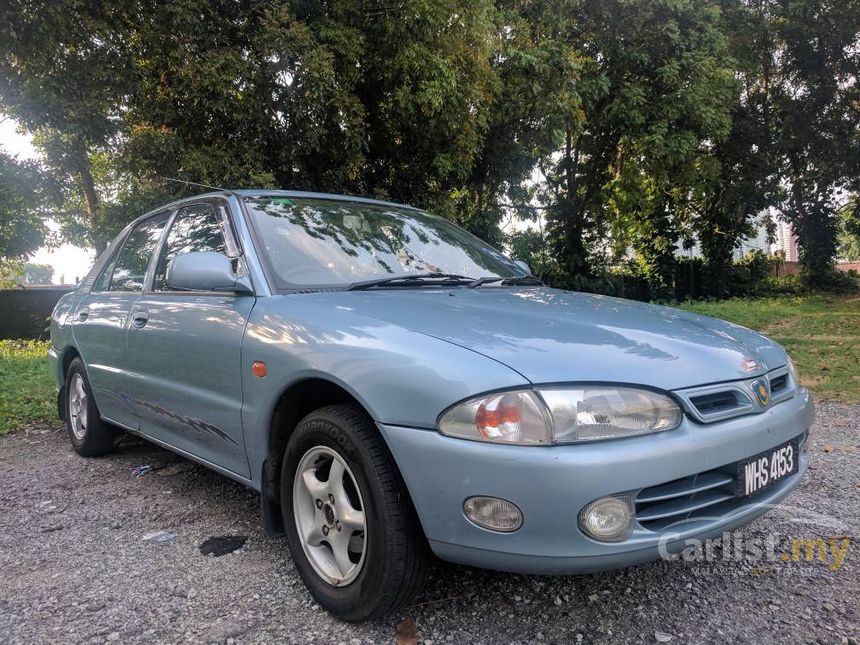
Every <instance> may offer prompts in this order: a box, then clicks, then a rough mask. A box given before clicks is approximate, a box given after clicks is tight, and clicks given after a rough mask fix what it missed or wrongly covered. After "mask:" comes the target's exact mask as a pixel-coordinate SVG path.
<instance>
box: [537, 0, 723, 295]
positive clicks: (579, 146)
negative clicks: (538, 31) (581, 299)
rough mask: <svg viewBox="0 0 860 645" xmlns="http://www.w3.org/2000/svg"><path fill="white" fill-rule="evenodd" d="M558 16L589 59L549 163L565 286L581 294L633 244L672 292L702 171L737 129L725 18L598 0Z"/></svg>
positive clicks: (699, 7)
mask: <svg viewBox="0 0 860 645" xmlns="http://www.w3.org/2000/svg"><path fill="white" fill-rule="evenodd" d="M565 12H566V14H565ZM553 13H554V15H553V16H552V17H551V20H552V21H553V23H552V24H554V25H556V26H559V27H563V32H562V35H564V36H566V37H567V38H568V39H569V42H571V43H573V44H574V45H575V46H576V47H577V48H578V50H579V51H581V52H582V55H583V63H582V67H581V72H580V79H579V82H578V84H577V94H576V97H566V98H567V101H566V102H564V103H563V104H562V110H563V114H564V119H563V124H562V127H561V128H559V130H558V135H557V136H558V138H557V146H556V147H555V148H554V149H553V150H551V151H550V153H549V154H548V155H546V156H545V157H544V158H543V159H542V160H541V161H540V164H539V165H540V168H541V171H542V174H543V177H544V178H545V184H544V186H543V187H542V190H541V191H540V193H539V199H540V201H541V202H542V203H543V205H544V206H545V207H546V209H547V211H546V212H547V220H548V231H549V241H550V243H551V244H552V248H553V251H554V254H555V256H556V257H557V258H558V259H559V262H560V264H561V267H562V271H563V272H564V273H565V275H566V277H564V278H563V282H564V283H566V284H574V285H575V284H577V283H578V281H579V278H578V276H585V277H586V278H587V276H588V275H589V274H590V273H591V272H592V268H593V267H594V266H595V265H596V263H595V260H597V264H599V263H600V260H599V257H600V255H601V254H602V255H604V256H606V255H609V254H614V255H619V254H621V253H623V252H624V251H626V250H627V248H628V246H629V245H632V246H633V247H634V248H635V249H636V251H637V252H638V253H639V255H640V257H641V258H642V259H643V263H644V267H645V268H646V270H647V272H648V273H649V275H650V276H651V278H652V279H653V280H654V281H655V283H658V284H659V283H661V282H662V283H666V282H667V281H668V280H669V276H670V275H671V270H672V264H673V262H674V254H675V248H676V245H677V242H678V239H679V238H680V225H681V223H682V221H683V220H684V219H685V218H688V217H689V211H690V203H689V200H690V190H691V186H693V185H694V184H695V183H696V182H697V181H698V176H699V168H698V162H699V160H700V159H701V158H703V157H705V156H707V153H708V149H707V144H708V142H713V141H715V140H721V139H723V138H724V137H725V136H726V135H727V133H728V131H729V127H730V118H729V109H730V105H731V97H732V88H733V80H732V70H731V66H730V63H731V61H730V60H728V59H727V56H726V51H725V43H724V39H723V38H722V35H721V33H720V31H719V29H718V27H719V21H718V18H719V12H718V11H717V9H716V7H715V6H714V5H712V4H709V3H701V2H693V1H681V2H674V1H671V2H670V1H668V0H667V1H651V0H647V1H646V0H636V1H632V2H621V1H617V2H598V1H597V0H594V1H585V2H581V3H577V4H569V3H560V5H559V7H558V8H557V11H555V12H553ZM559 16H561V17H559ZM571 98H575V100H571Z"/></svg>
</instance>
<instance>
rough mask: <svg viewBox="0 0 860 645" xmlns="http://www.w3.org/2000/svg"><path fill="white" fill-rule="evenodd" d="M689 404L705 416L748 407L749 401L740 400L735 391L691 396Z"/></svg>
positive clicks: (738, 394)
mask: <svg viewBox="0 0 860 645" xmlns="http://www.w3.org/2000/svg"><path fill="white" fill-rule="evenodd" d="M690 403H692V404H693V405H695V406H696V409H697V410H698V411H699V412H701V413H702V414H703V415H705V416H709V415H711V414H716V413H722V412H729V411H731V410H736V409H738V408H740V407H743V406H745V405H746V406H748V405H749V401H746V400H742V399H741V395H740V393H738V392H737V391H735V390H728V391H725V392H712V393H710V394H701V395H699V396H691V397H690Z"/></svg>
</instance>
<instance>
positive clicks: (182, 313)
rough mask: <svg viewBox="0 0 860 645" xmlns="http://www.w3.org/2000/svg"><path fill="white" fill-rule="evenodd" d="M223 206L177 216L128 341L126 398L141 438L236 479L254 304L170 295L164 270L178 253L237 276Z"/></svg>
mask: <svg viewBox="0 0 860 645" xmlns="http://www.w3.org/2000/svg"><path fill="white" fill-rule="evenodd" d="M234 240H235V238H234V237H233V233H232V229H231V224H230V217H229V211H228V210H227V206H226V203H222V202H221V201H220V200H219V201H216V202H204V203H199V204H193V205H189V206H185V207H183V208H181V209H180V210H179V211H177V213H176V215H175V216H174V219H173V221H172V222H171V224H170V227H169V230H168V231H167V234H166V236H165V238H164V241H163V243H162V245H161V248H160V251H159V255H158V259H157V261H156V263H155V267H154V272H153V273H154V274H153V276H152V280H151V288H149V289H148V290H147V291H146V292H145V293H144V294H143V295H142V296H141V297H140V299H138V300H137V302H136V303H135V305H134V311H133V313H132V324H131V326H130V328H129V335H128V356H129V363H130V366H131V367H130V369H129V393H130V396H131V399H132V401H133V404H134V406H135V409H136V411H137V414H138V415H139V417H140V428H141V431H142V432H143V433H145V434H146V435H149V436H150V437H152V438H154V439H156V440H159V441H162V442H164V443H166V444H169V445H170V446H173V447H176V448H179V449H180V450H184V451H186V452H189V453H192V454H194V455H195V456H197V457H200V458H203V459H205V460H207V461H209V462H211V463H213V464H215V465H217V466H221V467H222V468H225V469H227V470H229V471H231V472H234V473H237V474H239V475H242V476H248V475H249V474H250V470H249V466H248V459H247V457H246V454H245V445H244V439H243V435H242V420H241V409H242V375H241V358H242V356H241V352H242V338H243V335H244V333H245V325H246V323H247V321H248V315H249V314H250V312H251V309H252V307H253V306H254V302H255V300H254V297H253V296H250V295H236V294H233V293H224V292H189V291H176V290H173V289H171V288H170V287H169V286H168V285H167V268H168V266H169V265H170V262H171V261H172V260H173V258H175V257H176V256H177V255H178V254H180V253H189V252H193V251H215V252H218V253H223V254H225V255H227V256H228V257H231V258H232V259H233V263H234V268H236V269H237V270H238V271H239V272H240V273H241V272H242V271H243V268H242V266H241V265H242V260H241V258H240V256H239V252H238V250H237V247H236V244H235V242H234Z"/></svg>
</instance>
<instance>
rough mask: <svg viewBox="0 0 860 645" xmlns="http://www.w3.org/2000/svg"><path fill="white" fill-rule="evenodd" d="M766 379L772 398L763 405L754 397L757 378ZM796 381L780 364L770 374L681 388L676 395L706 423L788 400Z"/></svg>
mask: <svg viewBox="0 0 860 645" xmlns="http://www.w3.org/2000/svg"><path fill="white" fill-rule="evenodd" d="M761 380H765V381H767V382H768V384H769V388H770V400H769V401H768V403H767V404H766V405H764V406H762V405H761V404H760V403H759V402H758V401H757V400H754V399H753V396H752V391H753V387H757V386H758V381H761ZM796 388H797V384H796V383H795V382H794V380H793V379H792V378H791V376H790V375H789V372H788V366H783V367H779V368H777V369H775V370H772V371H770V372H768V373H767V374H765V375H763V376H759V377H755V378H750V379H747V380H744V381H732V382H730V383H718V384H716V385H706V386H702V387H695V388H690V389H689V390H680V391H677V392H676V394H677V395H678V396H679V397H681V399H683V400H684V403H685V404H686V405H685V407H686V409H687V412H689V413H690V415H691V416H692V417H693V418H695V419H697V420H698V421H702V422H704V423H713V422H715V421H722V420H724V419H730V418H732V417H738V416H741V415H742V414H751V413H754V412H764V411H765V410H766V409H768V408H769V407H770V406H773V405H776V404H777V403H781V402H782V401H786V400H788V399H790V398H791V397H792V396H794V393H795V390H796Z"/></svg>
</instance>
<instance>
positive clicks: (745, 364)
mask: <svg viewBox="0 0 860 645" xmlns="http://www.w3.org/2000/svg"><path fill="white" fill-rule="evenodd" d="M758 367H759V365H758V361H757V360H755V359H754V358H745V359H743V360H742V361H741V369H742V370H743V371H744V372H755V371H756V370H757V369H758Z"/></svg>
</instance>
